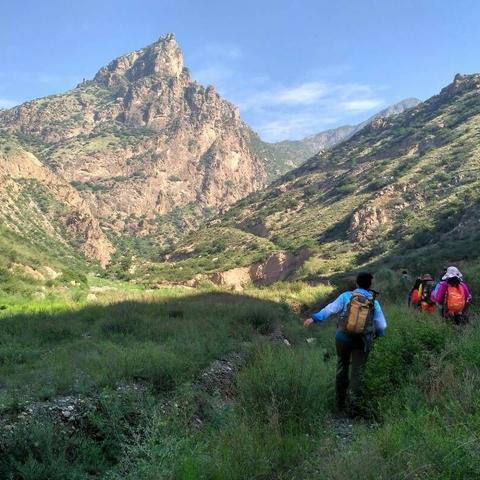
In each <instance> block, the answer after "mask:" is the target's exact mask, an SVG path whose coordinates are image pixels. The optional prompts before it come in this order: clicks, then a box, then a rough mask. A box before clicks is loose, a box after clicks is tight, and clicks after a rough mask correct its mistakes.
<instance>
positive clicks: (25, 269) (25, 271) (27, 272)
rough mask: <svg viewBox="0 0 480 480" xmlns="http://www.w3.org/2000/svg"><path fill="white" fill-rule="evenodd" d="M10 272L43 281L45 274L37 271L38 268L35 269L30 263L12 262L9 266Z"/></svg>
mask: <svg viewBox="0 0 480 480" xmlns="http://www.w3.org/2000/svg"><path fill="white" fill-rule="evenodd" d="M9 270H10V272H11V273H13V274H17V275H21V276H23V277H29V278H32V279H34V280H38V281H41V282H42V281H44V280H45V276H44V275H43V274H42V273H41V272H39V271H38V270H35V269H34V268H32V267H31V266H30V265H22V264H20V263H12V264H11V265H10V268H9Z"/></svg>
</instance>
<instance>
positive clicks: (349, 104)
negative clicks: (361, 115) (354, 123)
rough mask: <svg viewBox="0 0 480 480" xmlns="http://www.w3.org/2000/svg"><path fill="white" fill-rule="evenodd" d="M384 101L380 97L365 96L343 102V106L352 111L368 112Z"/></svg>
mask: <svg viewBox="0 0 480 480" xmlns="http://www.w3.org/2000/svg"><path fill="white" fill-rule="evenodd" d="M382 103H383V102H382V100H380V99H378V98H364V99H359V100H348V101H345V102H341V106H342V107H344V108H345V109H346V110H348V111H351V112H368V111H369V110H373V109H374V108H378V107H380V106H381V105H382Z"/></svg>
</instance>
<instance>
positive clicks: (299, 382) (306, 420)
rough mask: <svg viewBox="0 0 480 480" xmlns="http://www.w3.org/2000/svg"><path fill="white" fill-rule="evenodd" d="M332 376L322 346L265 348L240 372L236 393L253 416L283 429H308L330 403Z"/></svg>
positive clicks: (248, 413)
mask: <svg viewBox="0 0 480 480" xmlns="http://www.w3.org/2000/svg"><path fill="white" fill-rule="evenodd" d="M332 378H333V373H332V371H331V369H330V368H328V367H327V366H326V364H325V363H324V359H323V352H322V350H321V349H301V350H300V351H298V350H297V351H293V350H290V349H287V348H286V347H285V346H283V345H282V346H279V347H278V348H273V347H266V348H263V349H261V350H260V351H258V352H256V354H255V355H254V358H253V361H252V362H251V364H250V366H249V367H248V368H247V369H245V370H244V371H243V372H241V373H240V375H239V377H238V379H237V393H238V396H239V401H240V403H241V406H242V408H243V409H244V410H245V412H246V413H247V415H249V416H250V417H251V418H252V419H253V418H255V419H256V420H257V421H259V422H263V423H266V424H271V425H274V426H276V427H279V428H280V429H281V431H284V432H286V431H297V432H298V431H299V430H300V431H309V430H311V429H312V428H315V425H316V424H317V423H318V421H319V420H320V419H321V418H322V417H323V415H324V414H325V412H326V411H327V409H328V405H329V403H331V397H332V391H331V385H332Z"/></svg>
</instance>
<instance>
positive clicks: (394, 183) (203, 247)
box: [156, 74, 480, 276]
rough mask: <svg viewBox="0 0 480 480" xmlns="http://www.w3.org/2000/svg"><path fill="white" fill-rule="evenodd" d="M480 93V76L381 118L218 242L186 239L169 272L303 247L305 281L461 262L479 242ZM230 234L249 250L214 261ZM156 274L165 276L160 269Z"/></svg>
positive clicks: (267, 195)
mask: <svg viewBox="0 0 480 480" xmlns="http://www.w3.org/2000/svg"><path fill="white" fill-rule="evenodd" d="M479 93H480V75H478V74H475V75H469V76H461V75H457V76H456V77H455V79H454V81H453V83H452V84H450V85H449V86H447V87H445V88H444V89H442V91H441V92H440V93H439V94H438V95H435V96H433V97H432V98H430V99H428V100H426V101H425V102H423V103H421V104H419V105H417V106H415V107H413V108H411V109H409V110H406V111H404V112H403V113H401V114H399V115H395V116H391V117H378V118H377V119H375V120H374V121H372V122H371V123H369V124H367V125H366V126H364V128H362V129H361V130H359V131H358V132H357V133H356V134H355V135H353V136H352V137H351V138H350V139H349V140H347V141H344V142H341V143H340V144H338V145H337V146H335V147H333V148H331V149H327V150H325V151H324V152H321V153H318V154H317V155H315V156H313V157H312V158H311V159H309V160H308V161H307V162H305V163H303V164H302V165H301V166H299V167H298V168H296V169H295V170H293V171H291V172H289V173H287V174H286V175H284V176H283V177H281V178H279V179H278V180H276V181H275V182H273V183H272V184H271V185H270V186H268V187H267V188H266V189H264V190H262V191H260V192H256V193H253V194H251V195H250V196H249V197H247V198H245V199H243V200H241V201H239V202H238V203H237V204H236V205H234V206H233V207H232V208H231V209H230V210H229V211H228V212H227V213H226V214H225V215H223V216H220V217H218V218H217V219H215V220H214V221H211V222H210V223H209V225H208V226H207V228H208V229H210V232H211V233H213V231H214V232H215V235H214V238H212V239H211V240H210V242H208V241H206V239H205V236H204V235H203V231H199V232H194V233H192V234H191V235H189V236H187V238H185V240H184V241H183V242H180V243H179V244H178V245H177V247H176V248H175V249H174V250H173V251H171V252H169V257H170V258H171V259H175V258H182V259H181V260H179V261H178V262H177V264H176V267H177V270H174V269H173V268H172V265H170V266H169V269H170V271H172V270H174V271H175V273H174V274H175V275H182V272H181V271H178V268H179V267H182V268H183V270H185V269H187V267H188V269H189V271H190V272H197V273H198V272H203V273H209V272H213V271H222V270H228V269H229V268H234V267H242V266H248V262H249V261H250V259H251V258H254V257H255V261H260V260H261V259H262V258H263V259H266V258H267V257H268V255H271V253H272V252H275V251H277V252H278V251H290V252H295V251H298V250H299V249H304V248H307V249H309V250H310V251H311V259H310V260H307V262H306V264H305V267H304V269H303V270H302V271H303V273H302V274H303V275H307V276H308V275H313V276H318V275H326V274H328V275H332V274H334V273H335V272H340V271H346V270H352V269H355V268H359V267H361V266H362V265H363V266H365V265H370V264H372V262H377V263H379V264H382V262H383V263H385V262H387V263H389V264H390V265H394V266H396V268H400V267H401V266H402V265H403V266H405V265H406V264H408V265H410V266H415V268H421V266H422V265H423V267H427V266H428V265H430V263H429V262H432V263H433V260H432V259H433V258H437V257H439V258H443V260H442V262H445V258H449V259H450V260H451V261H458V260H461V259H462V258H464V256H465V255H467V253H468V252H470V253H471V251H472V248H475V247H474V246H475V245H476V246H478V242H479V240H480V239H479V237H478V234H477V232H478V229H477V228H476V227H475V226H476V225H477V224H478V222H479V218H478V206H479V204H480V198H479V196H478V191H480V190H479V189H478V186H479V184H478V181H479V180H478V175H476V173H475V172H478V170H479V169H480V151H479V149H478V145H477V138H478V137H479V136H480V95H479ZM224 232H225V233H224ZM226 232H228V238H234V237H235V236H236V235H247V236H248V242H247V241H244V243H245V245H246V247H245V249H243V250H241V249H240V250H238V251H235V250H231V251H229V254H228V256H226V257H224V258H222V259H221V261H222V263H220V261H219V260H217V261H216V262H211V261H209V258H210V254H209V253H208V252H209V250H212V251H215V245H217V244H221V243H224V242H223V238H225V236H226ZM236 232H242V233H236ZM200 239H202V240H200ZM258 239H261V240H262V245H263V247H262V248H259V247H258V246H256V245H258ZM457 244H458V245H462V248H461V249H459V248H458V247H457V248H455V247H454V245H457ZM187 247H188V248H187ZM247 251H248V255H247V254H246V253H247ZM187 252H189V253H187ZM419 252H422V253H419ZM179 255H183V256H182V257H179ZM216 255H217V256H218V254H216ZM199 256H200V257H201V259H202V262H201V263H198V260H196V259H197V258H198V257H199ZM183 270H182V271H183ZM156 274H158V275H160V276H161V275H165V274H166V271H165V270H164V268H163V267H162V265H159V266H158V268H157V270H156Z"/></svg>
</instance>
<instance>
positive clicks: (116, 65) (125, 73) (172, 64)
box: [94, 33, 186, 86]
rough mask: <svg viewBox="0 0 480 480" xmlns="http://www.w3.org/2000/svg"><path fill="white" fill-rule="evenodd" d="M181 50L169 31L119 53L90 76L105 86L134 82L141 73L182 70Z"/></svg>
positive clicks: (165, 74) (166, 74)
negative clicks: (93, 75)
mask: <svg viewBox="0 0 480 480" xmlns="http://www.w3.org/2000/svg"><path fill="white" fill-rule="evenodd" d="M185 72H186V70H185V69H184V63H183V54H182V51H181V49H180V47H179V45H178V43H177V41H176V39H175V36H174V35H173V34H172V33H168V34H166V35H162V36H161V37H160V38H159V39H158V41H157V42H155V43H152V44H151V45H149V46H147V47H145V48H142V49H140V50H135V51H134V52H131V53H128V54H126V55H122V56H121V57H119V58H116V59H115V60H113V61H112V62H110V63H109V64H108V65H107V66H106V67H102V68H101V69H100V70H99V71H98V73H97V74H96V75H95V78H94V80H95V81H96V82H99V83H102V84H104V85H106V86H112V85H116V84H123V83H125V81H127V82H135V81H137V80H139V79H141V78H143V77H150V76H154V77H158V78H169V77H179V76H180V75H181V74H182V73H185Z"/></svg>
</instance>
